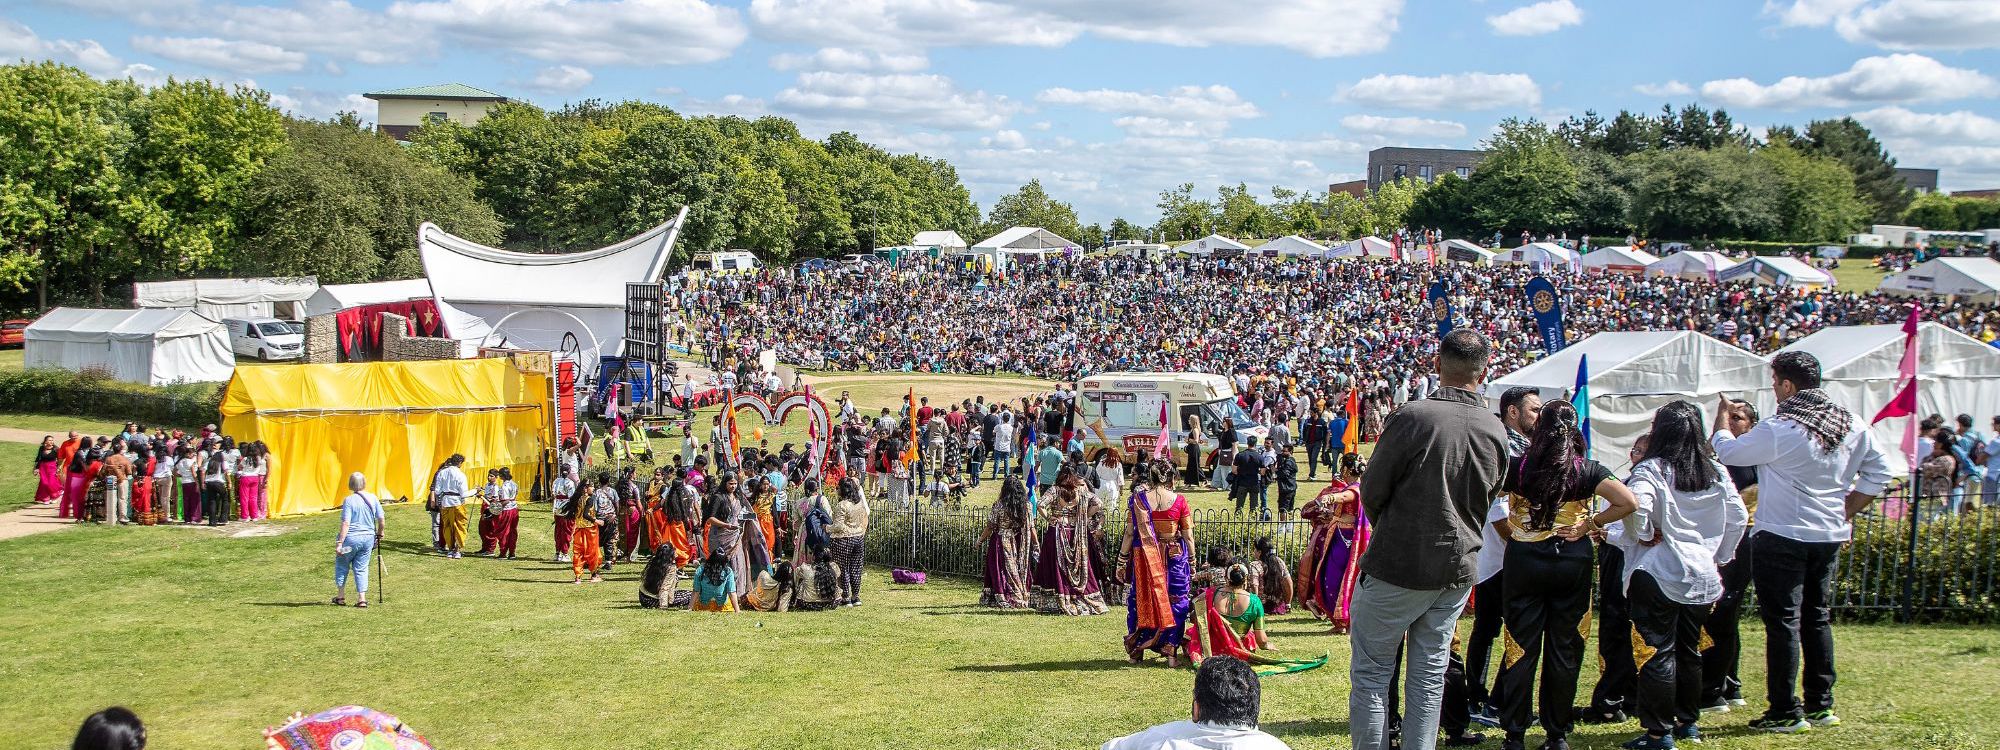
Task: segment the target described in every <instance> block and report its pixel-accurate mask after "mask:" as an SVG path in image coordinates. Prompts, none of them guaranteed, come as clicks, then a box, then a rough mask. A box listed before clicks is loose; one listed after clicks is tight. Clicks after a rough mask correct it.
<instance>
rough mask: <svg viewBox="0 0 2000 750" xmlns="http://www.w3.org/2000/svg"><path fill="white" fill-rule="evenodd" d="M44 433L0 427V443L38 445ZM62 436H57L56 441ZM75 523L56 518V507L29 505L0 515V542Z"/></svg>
mask: <svg viewBox="0 0 2000 750" xmlns="http://www.w3.org/2000/svg"><path fill="white" fill-rule="evenodd" d="M47 434H48V433H46V432H37V431H35V430H22V429H17V428H14V427H0V441H6V442H9V443H28V444H31V445H39V444H41V442H42V436H43V435H47ZM62 437H63V436H62V435H57V436H56V438H57V439H58V440H60V439H62ZM74 523H75V522H73V521H70V520H68V519H65V518H58V517H57V516H56V506H53V505H30V506H28V507H26V508H22V509H20V510H17V511H11V512H8V513H0V540H5V539H13V538H15V537H21V536H28V535H30V534H40V533H43V532H46V531H55V530H57V529H62V528H67V527H69V526H71V525H73V524H74Z"/></svg>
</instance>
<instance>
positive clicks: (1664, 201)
mask: <svg viewBox="0 0 2000 750" xmlns="http://www.w3.org/2000/svg"><path fill="white" fill-rule="evenodd" d="M1637 159H1638V160H1637V162H1635V164H1634V166H1635V167H1636V169H1637V170H1638V172H1639V173H1640V175H1641V177H1640V178H1639V180H1638V182H1637V184H1636V185H1635V189H1634V190H1633V193H1632V208H1631V214H1632V216H1631V221H1632V225H1633V226H1634V227H1637V228H1638V229H1639V230H1640V231H1641V232H1643V233H1644V234H1645V235H1647V236H1650V237H1662V238H1675V239H1688V240H1694V239H1702V238H1724V237H1740V238H1744V239H1751V240H1764V239H1773V238H1775V237H1776V236H1777V234H1778V232H1779V231H1780V229H1781V228H1782V226H1783V222H1782V221H1781V219H1780V217H1779V216H1778V211H1779V208H1780V205H1781V203H1782V195H1783V189H1782V186H1781V185H1780V184H1779V180H1778V177H1777V176H1776V175H1774V174H1772V173H1771V172H1770V171H1769V170H1768V169H1767V168H1766V167H1765V165H1764V164H1763V163H1762V162H1760V161H1759V160H1758V159H1757V158H1756V156H1755V155H1753V154H1751V153H1750V152H1749V151H1747V150H1744V149H1741V148H1721V149H1713V150H1707V151H1702V150H1674V151H1655V152H1652V153H1649V154H1645V155H1642V156H1640V157H1637Z"/></svg>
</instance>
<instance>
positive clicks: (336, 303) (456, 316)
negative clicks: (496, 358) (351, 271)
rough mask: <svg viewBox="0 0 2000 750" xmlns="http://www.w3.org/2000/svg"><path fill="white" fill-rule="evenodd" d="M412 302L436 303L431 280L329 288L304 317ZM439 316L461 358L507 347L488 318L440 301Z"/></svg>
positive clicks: (311, 302) (310, 304)
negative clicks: (441, 316)
mask: <svg viewBox="0 0 2000 750" xmlns="http://www.w3.org/2000/svg"><path fill="white" fill-rule="evenodd" d="M413 299H436V298H435V297H433V296H432V295H431V282H430V279H404V280H402V281H376V282H372V283H367V284H328V285H326V286H322V287H320V288H319V291H318V292H316V293H314V294H313V296H312V297H311V298H309V299H307V300H306V301H305V304H304V312H303V314H304V315H305V316H307V317H311V316H314V315H325V314H328V313H336V312H340V311H341V310H345V309H347V308H350V307H361V306H363V305H379V304H381V303H384V302H403V301H407V300H413ZM437 304H438V313H439V314H441V315H443V316H444V329H445V331H446V333H448V334H449V335H450V336H451V337H452V338H453V339H455V340H457V341H458V343H459V356H461V357H470V356H472V355H474V354H476V353H478V350H479V347H481V346H494V347H498V346H506V345H507V343H506V340H505V339H504V338H503V337H500V336H491V335H489V334H491V333H493V326H491V325H489V324H488V323H487V322H486V319H485V318H482V317H479V316H477V315H473V314H472V313H469V312H466V311H464V310H461V309H459V308H458V306H457V305H453V304H451V303H450V302H444V301H439V302H438V303H437Z"/></svg>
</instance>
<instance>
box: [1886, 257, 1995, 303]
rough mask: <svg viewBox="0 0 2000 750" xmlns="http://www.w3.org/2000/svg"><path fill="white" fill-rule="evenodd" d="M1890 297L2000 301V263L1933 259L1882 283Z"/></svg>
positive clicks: (1979, 260)
mask: <svg viewBox="0 0 2000 750" xmlns="http://www.w3.org/2000/svg"><path fill="white" fill-rule="evenodd" d="M1880 289H1881V291H1884V292H1889V293H1891V294H1930V295H1939V296H1943V295H1957V296H1960V297H1965V298H1967V299H1968V300H1970V301H1975V302H1995V301H2000V261H1995V260H1993V259H1991V258H1932V259H1930V260H1927V261H1924V262H1922V263H1918V264H1917V265H1916V266H1915V267H1913V268H1911V269H1910V270H1908V271H1904V272H1902V273H1899V274H1896V275H1894V276H1891V277H1889V278H1886V279H1883V280H1882V286H1881V287H1880Z"/></svg>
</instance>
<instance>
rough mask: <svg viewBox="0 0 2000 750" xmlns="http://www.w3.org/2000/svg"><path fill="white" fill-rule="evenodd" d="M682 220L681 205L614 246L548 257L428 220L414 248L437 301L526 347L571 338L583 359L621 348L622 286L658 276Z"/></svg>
mask: <svg viewBox="0 0 2000 750" xmlns="http://www.w3.org/2000/svg"><path fill="white" fill-rule="evenodd" d="M686 222H687V209H686V208H685V207H683V208H682V209H681V210H680V213H679V214H677V215H676V216H675V217H674V219H673V220H672V221H668V222H666V223H664V224H661V225H659V226H656V227H653V228H652V229H648V230H646V231H645V232H644V233H642V234H640V235H638V236H636V237H633V238H631V239H628V240H625V241H623V242H620V243H618V244H616V245H611V246H609V247H603V248H598V249H596V250H590V251H586V252H580V253H547V254H544V253H517V252H513V251H509V250H501V249H498V248H492V247H487V246H485V245H481V244H479V243H477V242H473V241H471V240H467V239H465V238H462V237H457V236H454V235H452V234H450V233H448V232H446V231H444V230H442V229H439V228H438V227H437V226H436V225H434V224H430V223H425V224H424V225H423V226H422V227H419V228H418V230H417V251H418V254H419V255H420V256H422V258H423V262H424V276H426V277H428V278H429V279H430V281H431V287H432V289H433V291H434V292H435V293H436V295H437V299H439V300H441V301H444V302H449V303H451V304H453V305H457V306H458V307H460V308H461V309H463V310H465V311H466V312H469V313H472V314H473V315H477V316H479V317H482V318H485V319H486V320H487V321H488V322H490V323H491V324H492V326H493V329H494V330H495V331H498V332H499V334H500V335H501V336H505V337H506V338H507V340H508V341H509V342H511V343H512V344H513V345H515V346H518V347H521V348H524V349H534V350H542V351H560V350H562V349H563V339H564V337H565V336H570V335H573V336H574V337H575V343H576V344H577V348H578V353H579V356H580V357H581V361H585V362H593V361H596V359H597V357H598V356H599V355H600V354H615V353H618V352H619V351H620V350H621V348H622V346H623V343H624V335H625V284H626V283H628V282H652V281H659V280H660V277H661V274H662V273H664V272H665V270H666V267H667V260H668V258H670V257H671V256H672V254H673V249H674V241H675V240H676V239H677V238H678V237H679V236H680V230H681V227H682V226H683V225H685V224H686Z"/></svg>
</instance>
